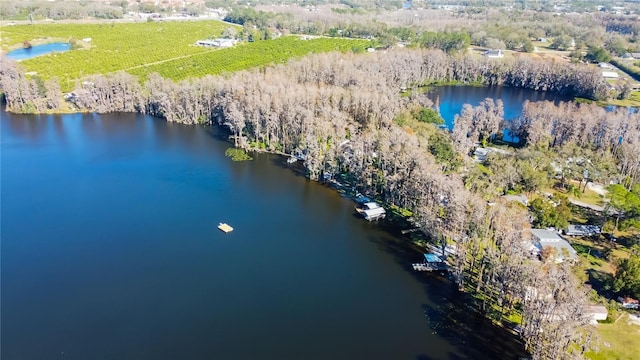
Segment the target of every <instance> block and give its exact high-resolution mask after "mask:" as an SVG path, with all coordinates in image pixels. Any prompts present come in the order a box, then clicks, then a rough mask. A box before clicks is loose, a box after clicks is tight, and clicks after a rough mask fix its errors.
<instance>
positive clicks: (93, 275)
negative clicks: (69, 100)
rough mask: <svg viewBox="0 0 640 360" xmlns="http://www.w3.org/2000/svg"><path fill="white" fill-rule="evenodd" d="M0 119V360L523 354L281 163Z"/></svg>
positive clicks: (112, 129)
mask: <svg viewBox="0 0 640 360" xmlns="http://www.w3.org/2000/svg"><path fill="white" fill-rule="evenodd" d="M0 115H1V120H0V121H1V123H0V126H1V128H2V132H1V138H0V139H1V142H0V146H1V152H0V154H1V155H0V156H1V158H0V166H1V174H2V187H1V198H2V202H1V209H0V211H1V213H2V222H1V232H2V243H1V251H2V262H1V274H2V282H1V293H2V297H1V299H0V301H1V317H2V323H1V325H0V326H1V329H0V330H1V336H2V348H1V353H0V357H1V358H2V359H83V360H84V359H411V360H416V359H478V358H491V359H514V358H516V355H520V354H519V350H518V349H519V348H520V346H519V345H518V343H517V342H515V341H514V339H513V337H512V335H510V334H508V333H506V332H505V331H502V330H500V329H497V328H495V327H493V326H492V325H491V324H490V322H488V321H486V320H484V319H483V318H482V317H479V316H475V315H474V314H473V313H472V312H471V311H470V310H469V309H468V308H467V306H466V302H465V299H464V298H461V297H460V295H459V294H458V293H457V291H456V290H455V289H454V287H452V286H451V284H450V282H449V281H448V280H447V279H445V278H443V277H440V276H437V275H429V274H424V273H415V272H413V271H412V270H410V263H411V262H412V261H416V260H418V259H420V258H421V257H422V255H421V254H420V253H419V252H417V251H415V250H412V249H411V248H409V247H407V246H406V244H407V242H406V240H404V239H403V238H401V235H400V231H399V229H394V228H391V227H388V226H387V225H385V224H384V223H381V224H373V223H368V222H366V221H364V220H363V219H360V218H357V217H356V216H354V208H353V205H354V204H353V202H352V201H351V200H349V199H347V198H343V197H341V196H340V195H339V194H338V193H336V192H335V191H334V190H332V189H330V188H327V187H325V186H322V185H320V184H318V183H315V182H312V181H309V180H307V179H305V178H304V177H302V176H298V175H296V173H295V172H294V171H292V170H291V169H290V168H287V166H286V165H285V161H283V159H282V158H280V157H277V156H271V155H266V154H262V155H260V154H259V155H256V156H255V159H254V160H253V161H249V162H233V161H231V160H230V159H229V158H227V157H225V156H224V152H225V150H226V149H227V148H228V147H229V146H230V144H229V143H228V142H226V141H223V140H220V138H221V136H219V134H218V133H217V130H216V129H215V128H210V127H196V126H182V125H177V124H171V123H167V122H164V121H162V120H158V119H154V118H151V117H148V116H143V115H136V114H110V115H95V114H70V115H41V116H22V115H12V114H7V113H4V112H2V113H1V114H0ZM219 222H227V223H229V224H230V225H231V226H233V227H234V228H235V230H234V231H233V232H231V233H228V234H225V233H222V232H221V231H219V230H218V229H217V225H218V223H219Z"/></svg>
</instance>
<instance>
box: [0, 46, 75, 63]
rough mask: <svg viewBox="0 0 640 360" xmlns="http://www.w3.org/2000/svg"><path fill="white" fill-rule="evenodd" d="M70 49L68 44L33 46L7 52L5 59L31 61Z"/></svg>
mask: <svg viewBox="0 0 640 360" xmlns="http://www.w3.org/2000/svg"><path fill="white" fill-rule="evenodd" d="M70 49H71V44H69V43H59V42H58V43H49V44H43V45H35V46H33V47H31V48H29V49H25V48H22V49H16V50H12V51H9V52H8V53H7V57H8V58H10V59H13V60H25V59H31V58H33V57H36V56H41V55H46V54H51V53H53V52H65V51H69V50H70Z"/></svg>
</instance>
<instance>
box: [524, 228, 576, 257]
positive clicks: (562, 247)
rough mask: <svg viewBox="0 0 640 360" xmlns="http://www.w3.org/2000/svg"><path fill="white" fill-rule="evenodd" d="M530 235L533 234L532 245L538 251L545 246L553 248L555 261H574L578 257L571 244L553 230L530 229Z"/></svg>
mask: <svg viewBox="0 0 640 360" xmlns="http://www.w3.org/2000/svg"><path fill="white" fill-rule="evenodd" d="M531 235H533V241H534V245H535V246H536V247H537V248H538V250H539V251H540V252H542V250H543V249H544V248H547V247H549V248H551V249H553V253H554V257H555V262H556V263H561V262H563V261H575V260H576V259H577V258H578V253H577V252H576V250H575V249H574V248H573V247H571V244H569V242H567V240H565V239H563V238H562V237H561V236H560V234H558V233H557V232H555V231H552V230H546V229H532V230H531Z"/></svg>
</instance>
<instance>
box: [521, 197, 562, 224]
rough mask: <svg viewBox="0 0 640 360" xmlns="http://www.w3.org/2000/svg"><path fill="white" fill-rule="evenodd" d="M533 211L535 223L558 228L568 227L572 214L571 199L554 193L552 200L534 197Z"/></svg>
mask: <svg viewBox="0 0 640 360" xmlns="http://www.w3.org/2000/svg"><path fill="white" fill-rule="evenodd" d="M531 212H532V213H533V216H534V218H535V220H534V225H536V226H538V227H555V228H556V229H564V228H566V227H567V226H568V225H569V217H570V216H571V209H570V208H569V200H568V199H567V197H566V196H559V195H554V196H553V197H552V198H551V200H545V199H542V198H537V199H534V200H533V201H532V202H531Z"/></svg>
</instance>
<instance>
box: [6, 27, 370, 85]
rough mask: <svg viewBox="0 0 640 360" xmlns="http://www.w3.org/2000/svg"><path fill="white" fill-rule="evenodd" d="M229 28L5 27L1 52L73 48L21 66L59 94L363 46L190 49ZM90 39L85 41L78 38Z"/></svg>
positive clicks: (324, 43) (321, 41)
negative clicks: (105, 79) (55, 84)
mask: <svg viewBox="0 0 640 360" xmlns="http://www.w3.org/2000/svg"><path fill="white" fill-rule="evenodd" d="M231 26H232V25H229V24H226V23H222V22H219V21H184V22H144V23H111V24H39V25H21V26H5V27H3V29H2V42H1V47H2V49H3V51H8V50H10V49H13V48H16V47H20V46H22V44H23V42H24V41H25V40H27V41H29V42H31V43H32V44H33V45H37V44H42V43H48V42H56V41H62V42H67V41H72V42H74V43H78V45H79V47H80V48H79V49H77V50H71V51H68V52H63V53H55V54H50V55H46V56H40V57H36V58H32V59H28V60H23V61H21V65H22V66H23V67H24V68H25V70H26V71H27V72H33V73H36V74H37V75H38V76H39V77H41V78H43V79H49V78H53V77H57V78H58V80H59V83H60V86H61V87H62V89H63V91H68V90H70V89H72V88H73V87H74V85H75V81H76V80H77V79H81V78H83V77H84V76H87V75H92V74H106V73H111V72H116V71H119V70H124V71H127V72H130V73H132V74H134V75H138V76H142V77H143V78H144V77H146V76H147V75H148V74H150V73H151V72H159V73H160V74H162V75H163V76H166V77H169V78H172V79H176V80H179V79H184V78H188V77H201V76H204V75H206V74H220V73H222V72H232V71H237V70H242V69H247V68H251V67H255V66H261V65H268V64H271V63H274V62H275V63H278V62H284V61H287V60H288V59H290V58H293V57H300V56H303V55H306V54H308V53H311V52H323V51H332V50H341V51H349V50H352V49H354V48H356V49H358V50H364V48H365V47H366V45H367V44H368V42H367V41H364V40H348V39H325V38H318V39H312V40H300V39H298V38H295V37H284V38H280V39H277V40H267V41H256V42H253V43H245V44H241V45H238V46H237V47H234V48H228V49H212V48H206V47H200V46H196V45H194V44H195V42H196V41H197V40H203V39H207V38H216V37H219V36H220V35H221V34H222V32H223V31H224V30H225V29H226V28H228V27H231ZM86 38H91V41H90V42H82V41H81V40H82V39H86Z"/></svg>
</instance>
